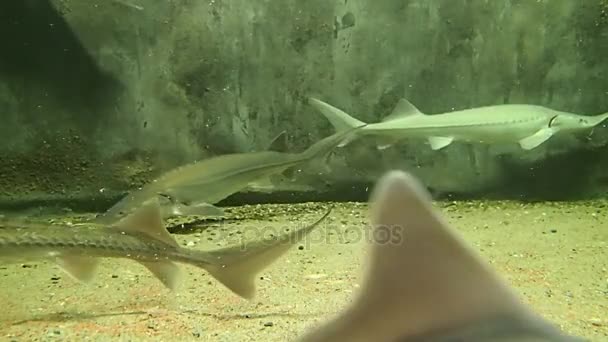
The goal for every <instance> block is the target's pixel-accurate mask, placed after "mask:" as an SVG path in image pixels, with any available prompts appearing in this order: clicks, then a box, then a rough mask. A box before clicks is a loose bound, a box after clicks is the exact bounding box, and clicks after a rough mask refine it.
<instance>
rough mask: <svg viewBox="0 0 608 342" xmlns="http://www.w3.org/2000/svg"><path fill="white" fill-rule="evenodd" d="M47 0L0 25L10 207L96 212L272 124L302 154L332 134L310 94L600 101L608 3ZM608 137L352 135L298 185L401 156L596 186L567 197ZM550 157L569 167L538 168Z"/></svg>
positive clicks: (435, 104) (345, 98)
mask: <svg viewBox="0 0 608 342" xmlns="http://www.w3.org/2000/svg"><path fill="white" fill-rule="evenodd" d="M51 3H52V5H53V7H49V8H43V7H44V5H41V4H42V2H35V1H24V2H23V4H24V5H23V6H21V7H20V8H18V9H17V8H12V9H10V10H11V11H12V12H11V11H8V12H7V11H0V12H2V13H9V14H3V15H5V16H7V15H8V16H10V13H13V14H15V13H17V12H18V11H25V12H27V13H29V14H30V16H29V17H28V16H22V18H33V17H32V16H31V13H37V16H36V17H35V18H36V19H35V20H33V19H32V20H33V22H35V23H38V24H39V26H38V27H37V28H31V25H24V24H23V25H21V26H19V25H12V26H11V25H5V27H6V28H3V30H4V31H5V32H4V33H5V35H6V36H7V37H8V38H10V39H9V43H10V44H12V45H13V50H14V51H21V54H22V55H21V57H18V58H16V59H15V58H14V56H13V58H12V59H11V58H10V57H6V56H3V58H4V59H3V61H2V62H3V64H4V65H5V66H7V65H10V67H4V68H3V69H2V70H0V71H2V75H4V76H5V77H4V76H3V77H2V78H0V104H1V105H2V108H3V114H2V115H3V122H2V126H0V133H1V134H2V138H1V139H2V141H3V143H2V145H0V153H1V155H2V158H1V159H0V170H2V172H1V175H2V178H1V179H0V183H1V184H0V185H1V187H2V190H0V191H4V194H2V196H4V198H5V199H6V201H8V202H10V201H13V200H16V199H23V198H31V199H36V198H66V197H70V198H76V199H78V198H82V199H86V198H91V196H93V194H94V196H96V197H98V200H99V201H100V202H99V203H102V204H100V206H101V207H103V206H105V205H107V204H108V203H109V202H111V201H110V200H108V199H107V196H111V195H108V194H114V195H112V196H118V194H120V193H123V192H124V191H126V190H128V189H130V188H134V187H136V186H139V185H141V184H142V183H144V182H146V181H148V180H149V179H150V178H151V177H154V176H155V175H157V174H159V173H160V172H161V171H163V170H167V169H168V168H171V167H174V166H177V165H179V164H183V163H186V162H189V161H193V160H196V159H200V158H204V157H206V156H210V155H215V154H221V153H228V152H234V151H244V150H250V149H259V148H261V147H262V146H264V145H265V144H266V143H267V142H268V141H269V140H270V139H271V138H272V137H273V136H275V135H276V134H277V133H278V132H280V131H282V130H287V132H288V134H289V142H290V146H291V148H292V149H293V150H294V151H296V150H301V149H304V148H305V147H306V146H308V145H309V144H310V143H312V142H314V141H315V140H317V139H319V138H321V137H323V136H326V135H328V134H331V133H332V128H331V127H330V125H329V124H328V123H327V122H326V120H325V119H324V118H323V117H322V116H321V115H320V114H319V113H317V112H315V111H314V109H312V108H310V107H309V106H308V105H306V104H304V102H303V99H304V97H306V96H311V95H314V96H318V97H321V98H322V99H324V100H325V101H327V102H329V103H332V104H334V105H336V106H338V107H341V108H343V109H344V110H346V111H347V112H350V113H352V114H354V115H355V116H357V117H358V118H360V119H361V120H364V121H369V122H373V121H377V120H380V119H381V118H382V117H383V116H384V115H386V113H387V112H389V111H390V110H391V109H392V107H393V106H394V105H395V103H396V102H397V100H398V99H399V98H401V97H405V98H407V99H409V100H410V101H411V102H412V103H414V104H415V105H416V106H417V107H419V108H420V109H421V110H423V111H425V112H428V113H434V112H444V111H449V110H454V109H463V108H468V107H475V106H481V105H491V104H501V103H530V104H539V105H545V106H548V107H552V108H555V109H558V110H563V111H571V112H577V113H588V114H595V113H599V112H604V111H608V96H606V92H607V90H608V77H606V76H607V75H606V74H607V72H608V64H606V63H605V60H604V59H603V57H604V56H605V55H606V53H608V40H606V39H605V38H604V37H605V36H606V34H608V29H607V28H608V19H607V17H606V15H605V14H604V13H605V12H604V11H605V8H606V7H605V5H604V4H603V1H595V0H594V1H585V2H580V3H579V2H573V1H570V0H553V1H516V0H512V1H486V0H453V1H426V0H410V1H407V0H377V1H363V0H348V1H327V0H308V1H296V0H269V1H246V0H234V1H214V0H212V1H198V0H196V1H195V0H189V1H188V0H183V1H155V2H152V1H146V2H143V1H137V0H113V1H110V0H108V1H104V2H99V1H85V0H63V1H59V0H55V1H51ZM140 5H141V6H140ZM3 6H8V5H3ZM40 13H46V15H41V14H40ZM15 17H16V16H15ZM4 19H6V18H4ZM24 20H25V19H24ZM62 20H65V22H64V23H62V22H61V21H62ZM9 21H10V20H9ZM64 24H65V25H64ZM63 26H65V27H63ZM26 27H28V29H26ZM60 29H61V30H60ZM70 29H71V30H72V31H70ZM9 30H13V31H12V33H9ZM25 31H27V32H25ZM71 32H73V33H74V34H75V36H70V34H71ZM41 37H44V38H41ZM24 41H27V42H28V43H29V44H30V45H29V46H34V47H35V48H31V49H29V50H28V49H23V46H22V44H21V43H22V42H24ZM32 51H34V52H35V53H34V55H35V56H37V57H36V58H34V59H32V60H29V61H28V62H27V63H25V62H23V60H24V57H23V56H27V55H29V56H31V55H32ZM78 51H80V52H78ZM83 51H84V52H83ZM77 52H78V53H77ZM4 54H6V55H9V54H8V53H7V50H4V51H3V55H4ZM42 56H47V57H48V58H43V57H42ZM15 60H17V61H22V63H21V64H22V65H20V67H18V66H19V65H18V64H19V63H17V64H15V63H16V62H15ZM7 61H8V62H7ZM9 62H11V63H13V64H10V63H9ZM7 63H8V64H7ZM32 65H43V66H45V67H38V69H36V68H33V67H32ZM607 142H608V132H607V129H606V128H597V129H595V131H594V134H593V135H592V137H591V139H586V138H585V137H569V136H566V137H563V138H561V139H552V140H551V141H550V142H549V143H547V144H546V145H544V146H543V147H542V148H539V149H538V150H535V151H533V152H528V153H525V154H524V153H522V152H521V151H519V150H518V149H517V148H502V147H501V148H486V147H483V146H471V145H464V144H455V145H453V146H450V147H449V148H447V149H446V150H445V151H440V152H433V151H430V149H429V148H428V146H426V145H425V144H424V143H423V142H420V141H407V142H405V143H404V144H401V145H400V146H398V147H395V148H392V149H389V150H386V151H383V152H378V151H376V150H375V149H374V148H373V147H372V146H370V145H369V144H365V143H364V142H359V143H356V144H353V145H352V146H349V147H347V150H341V151H338V152H337V153H336V156H335V157H334V158H333V159H332V160H331V161H330V165H331V169H332V170H333V172H331V173H329V174H327V173H326V174H323V175H322V176H318V175H317V173H318V172H317V171H318V170H320V169H319V168H318V167H317V166H315V165H311V166H310V168H309V169H308V171H306V172H304V175H303V176H302V177H301V179H300V180H301V181H302V182H320V181H326V182H330V183H334V182H344V181H373V180H374V179H375V178H376V177H377V176H378V175H379V174H380V173H381V172H383V171H385V170H386V169H388V168H393V167H401V168H407V169H410V170H414V172H416V173H417V174H419V175H420V176H421V177H422V178H423V180H424V181H425V182H426V184H427V185H429V186H430V187H432V188H434V189H436V190H437V191H440V192H451V191H454V192H459V193H477V192H480V193H487V192H488V191H498V192H499V193H505V192H504V191H503V190H505V189H509V190H513V189H519V190H516V191H515V194H516V195H518V194H519V195H533V194H531V193H526V191H525V189H528V190H529V189H530V187H529V186H528V184H529V183H532V184H538V182H543V186H542V188H543V189H545V188H549V189H553V188H554V187H555V186H553V185H556V184H562V183H560V182H564V181H565V180H570V181H571V180H572V177H580V178H583V179H585V180H588V181H585V182H581V183H580V184H577V185H576V187H577V188H576V189H568V190H570V191H568V193H569V194H570V195H573V194H575V195H581V194H589V193H591V192H597V191H600V190H601V189H600V188H601V186H604V187H605V186H606V181H605V178H602V177H603V176H602V175H601V173H602V170H605V167H603V166H605V164H606V157H605V156H604V155H605V151H606V149H605V148H603V146H606V144H607ZM580 149H583V150H584V151H586V152H585V153H583V154H582V153H581V152H580ZM602 152H603V153H602ZM498 155H501V156H498ZM582 155H584V156H585V158H586V159H580V158H582V157H581V156H582ZM596 155H597V158H595V156H596ZM602 156H604V157H602ZM547 158H548V160H549V161H550V162H551V163H550V165H552V167H555V165H563V167H565V168H567V169H568V172H562V173H559V174H556V173H555V172H553V173H552V172H543V171H542V170H543V165H546V163H545V162H546V161H547ZM602 158H603V160H602ZM575 162H576V163H578V164H577V165H575ZM583 163H584V165H583ZM370 165H374V167H370ZM547 165H548V164H547ZM531 167H533V168H534V169H532V170H531V171H529V172H526V171H525V170H530V168H531ZM353 169H355V170H356V172H352V171H351V170H353ZM345 171H349V172H345ZM346 175H348V176H346ZM514 175H516V176H514ZM514 182H515V183H514ZM602 184H603V185H602ZM518 186H519V187H518ZM573 186H574V185H573ZM539 191H541V190H539ZM542 191H544V190H542ZM542 191H541V192H542ZM26 195H27V196H26ZM24 196H25V197H24ZM28 196H29V197H28ZM550 196H558V195H555V194H554V195H550ZM104 198H105V200H104Z"/></svg>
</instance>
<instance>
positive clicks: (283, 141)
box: [266, 131, 288, 153]
mask: <svg viewBox="0 0 608 342" xmlns="http://www.w3.org/2000/svg"><path fill="white" fill-rule="evenodd" d="M266 150H267V151H275V152H283V153H287V152H288V149H287V132H286V131H282V132H281V133H279V134H278V135H277V136H276V137H274V139H272V141H271V142H270V144H268V148H266Z"/></svg>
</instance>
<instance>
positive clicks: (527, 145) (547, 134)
mask: <svg viewBox="0 0 608 342" xmlns="http://www.w3.org/2000/svg"><path fill="white" fill-rule="evenodd" d="M553 133H555V132H554V131H553V130H552V129H551V128H549V127H546V128H542V129H540V130H539V131H537V132H536V133H534V134H532V135H531V136H529V137H526V138H523V139H521V140H520V141H519V146H521V148H523V149H524V150H531V149H534V148H536V147H538V146H539V145H540V144H542V143H544V142H545V141H547V140H548V139H549V138H551V137H552V136H553Z"/></svg>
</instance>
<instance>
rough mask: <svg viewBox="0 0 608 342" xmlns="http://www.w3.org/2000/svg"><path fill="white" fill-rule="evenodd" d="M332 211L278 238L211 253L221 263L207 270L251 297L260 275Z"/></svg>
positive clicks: (234, 290)
mask: <svg viewBox="0 0 608 342" xmlns="http://www.w3.org/2000/svg"><path fill="white" fill-rule="evenodd" d="M330 212H331V209H329V210H328V211H327V212H326V213H325V214H324V215H323V216H322V217H321V218H320V219H318V220H317V221H316V222H315V223H313V224H311V225H309V226H305V227H303V228H300V229H296V230H294V231H292V232H289V233H286V234H283V235H280V236H278V237H275V238H270V239H264V240H261V241H255V242H251V243H248V244H242V245H240V246H234V247H228V248H222V249H218V250H214V251H210V252H208V253H209V255H210V256H211V257H212V258H214V259H215V260H217V261H218V262H219V263H220V264H219V265H217V266H209V265H206V266H205V269H206V270H207V271H208V272H209V273H210V274H211V275H212V276H213V277H215V278H216V279H217V280H218V281H219V282H221V283H222V284H224V286H226V287H227V288H229V289H230V290H231V291H232V292H234V293H236V294H237V295H239V296H241V297H243V298H246V299H251V298H253V296H254V294H255V279H256V275H257V274H258V273H259V272H260V271H262V270H263V269H265V268H267V267H268V266H270V264H272V263H273V262H274V261H276V260H277V259H279V258H280V257H281V256H282V255H283V254H285V253H286V252H287V251H288V250H289V249H290V248H291V247H293V246H294V245H296V244H298V243H300V242H301V241H302V240H303V239H304V238H305V237H306V236H307V235H308V234H309V233H310V232H312V231H313V230H314V229H315V228H316V227H317V226H318V225H319V224H320V223H321V222H322V221H323V220H324V219H325V218H326V217H327V216H328V215H329V214H330Z"/></svg>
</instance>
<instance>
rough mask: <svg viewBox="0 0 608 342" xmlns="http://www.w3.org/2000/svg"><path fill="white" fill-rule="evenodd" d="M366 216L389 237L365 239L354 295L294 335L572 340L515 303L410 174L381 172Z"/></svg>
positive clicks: (310, 341)
mask: <svg viewBox="0 0 608 342" xmlns="http://www.w3.org/2000/svg"><path fill="white" fill-rule="evenodd" d="M371 216H372V225H373V227H374V229H375V231H376V232H379V230H384V231H383V232H382V233H383V234H372V236H383V237H386V236H387V233H388V234H389V235H388V237H389V239H385V240H383V241H374V242H373V244H372V245H371V253H370V260H369V261H368V265H367V272H366V274H365V279H364V281H363V286H362V288H361V290H360V293H359V295H358V296H357V297H356V298H355V300H354V302H353V303H352V305H350V307H349V308H347V309H346V310H344V311H342V312H340V313H339V314H338V316H337V317H336V318H335V319H333V320H331V321H328V322H326V323H325V324H322V325H321V326H320V327H317V328H316V329H313V330H311V331H310V332H309V333H308V334H306V335H304V336H303V337H302V338H301V339H300V341H307V342H322V341H497V340H500V341H521V340H526V341H532V340H534V341H579V339H574V338H571V337H566V336H563V335H561V334H560V333H559V331H558V330H557V329H555V328H554V327H553V326H551V325H549V323H547V322H545V321H544V320H543V319H541V318H540V317H539V316H537V315H535V314H534V313H532V311H531V310H529V309H528V308H527V307H525V306H524V305H523V304H521V303H520V302H519V300H518V298H517V295H516V294H515V293H514V292H513V291H512V290H511V289H510V288H509V287H508V286H507V285H506V283H504V282H503V281H502V280H501V279H500V277H499V276H498V275H497V274H495V273H494V271H493V270H492V269H491V268H490V267H489V266H488V264H486V263H485V262H484V261H482V259H480V257H479V256H478V255H477V253H475V252H474V251H473V250H472V249H471V248H470V247H469V246H468V244H466V243H465V241H464V240H463V239H462V238H460V236H459V235H458V234H457V233H456V231H455V230H454V229H453V228H452V227H450V226H449V225H448V224H447V223H446V222H445V221H444V220H443V218H442V217H441V215H440V213H439V212H438V211H437V210H436V209H435V208H433V206H432V203H431V199H430V195H429V194H428V192H427V191H426V190H425V189H424V188H423V187H422V185H421V184H419V183H418V181H416V180H415V179H414V178H413V177H411V176H409V175H407V174H405V173H403V172H400V171H395V172H391V173H389V174H388V175H386V176H384V177H383V178H382V179H381V180H380V181H379V183H378V185H377V187H376V189H375V190H374V193H373V195H372V199H371ZM386 229H390V231H388V232H387V231H386ZM526 338H527V339H526Z"/></svg>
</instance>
